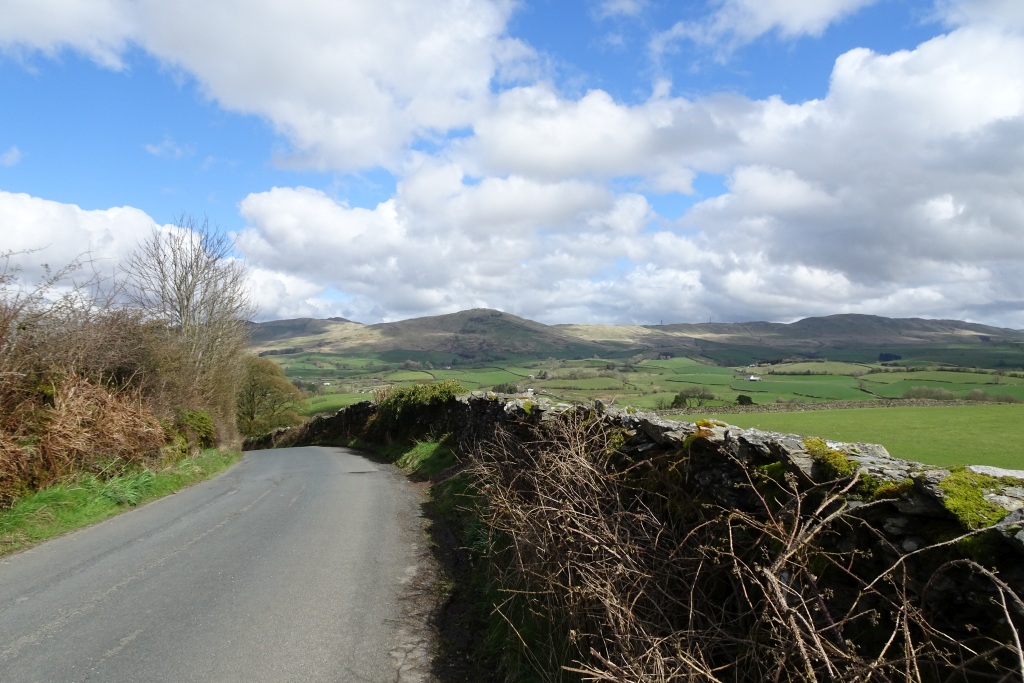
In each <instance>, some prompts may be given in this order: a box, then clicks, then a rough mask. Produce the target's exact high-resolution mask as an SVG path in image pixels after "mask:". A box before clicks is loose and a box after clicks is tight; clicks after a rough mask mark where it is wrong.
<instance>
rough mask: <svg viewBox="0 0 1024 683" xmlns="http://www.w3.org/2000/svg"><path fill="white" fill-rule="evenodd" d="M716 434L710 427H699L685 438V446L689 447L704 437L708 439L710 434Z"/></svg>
mask: <svg viewBox="0 0 1024 683" xmlns="http://www.w3.org/2000/svg"><path fill="white" fill-rule="evenodd" d="M714 434H715V433H714V432H712V431H711V430H710V429H703V428H700V427H698V428H697V431H695V432H694V433H693V434H690V435H689V436H687V437H686V438H685V439H683V448H686V449H689V448H690V447H691V446H693V444H695V443H696V442H698V441H700V440H702V439H707V438H708V437H709V436H714Z"/></svg>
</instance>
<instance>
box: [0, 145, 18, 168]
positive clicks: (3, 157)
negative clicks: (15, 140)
mask: <svg viewBox="0 0 1024 683" xmlns="http://www.w3.org/2000/svg"><path fill="white" fill-rule="evenodd" d="M21 157H22V154H21V150H20V149H18V148H17V147H16V146H11V147H10V148H8V150H7V151H6V152H4V153H3V154H0V166H7V167H11V166H17V165H18V164H19V163H21Z"/></svg>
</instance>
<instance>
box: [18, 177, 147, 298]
mask: <svg viewBox="0 0 1024 683" xmlns="http://www.w3.org/2000/svg"><path fill="white" fill-rule="evenodd" d="M0 225H3V226H4V227H5V229H4V250H5V251H6V250H9V251H12V252H15V253H20V255H19V256H17V257H16V261H17V262H18V263H19V264H20V265H21V266H22V268H23V272H24V273H25V275H26V276H27V277H28V278H29V279H33V278H35V277H38V276H39V275H40V274H41V272H42V271H41V270H40V266H41V265H42V264H43V263H48V264H50V266H52V267H53V268H56V269H59V268H62V267H64V266H66V265H68V264H70V263H72V262H74V261H76V260H80V261H93V262H94V267H95V268H96V269H97V270H98V271H100V272H104V273H110V272H112V271H113V268H114V266H115V264H116V263H117V262H118V261H119V260H120V259H121V258H123V257H124V256H125V255H126V254H127V253H128V252H130V251H131V250H132V249H134V248H135V245H136V244H137V242H138V240H139V239H140V238H143V237H145V236H146V235H147V234H149V231H150V230H152V229H153V228H154V227H156V225H157V224H156V223H155V222H154V221H153V219H152V218H150V217H149V216H148V215H146V214H145V213H144V212H142V211H140V210H138V209H134V208H131V207H115V208H111V209H106V210H102V211H86V210H83V209H81V208H79V207H77V206H75V205H73V204H62V203H60V202H54V201H50V200H46V199H40V198H38V197H32V196H30V195H27V194H16V193H11V192H4V191H3V190H0Z"/></svg>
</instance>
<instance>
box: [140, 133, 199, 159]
mask: <svg viewBox="0 0 1024 683" xmlns="http://www.w3.org/2000/svg"><path fill="white" fill-rule="evenodd" d="M143 149H145V150H146V152H148V153H149V154H152V155H153V156H155V157H162V158H166V159H181V158H182V157H190V156H192V155H193V154H195V147H193V146H192V145H188V144H186V145H181V144H178V143H177V142H175V141H174V140H173V139H171V138H170V137H165V138H164V139H163V140H161V141H160V142H158V143H149V144H146V145H143Z"/></svg>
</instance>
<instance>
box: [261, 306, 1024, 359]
mask: <svg viewBox="0 0 1024 683" xmlns="http://www.w3.org/2000/svg"><path fill="white" fill-rule="evenodd" d="M251 331H252V349H253V350H254V351H256V352H262V353H268V352H269V353H282V352H284V353H289V352H291V353H295V352H298V351H300V350H301V351H315V352H320V353H343V354H346V355H349V354H351V355H359V354H373V355H384V356H391V357H394V358H398V357H400V356H401V355H402V353H406V354H409V355H410V357H412V356H414V355H416V356H422V355H423V354H427V355H430V356H433V357H438V358H442V357H444V356H445V355H448V354H450V355H451V356H452V357H453V358H458V359H463V360H466V361H471V360H489V359H498V358H508V357H514V356H533V357H556V358H574V357H575V358H580V357H588V356H591V355H598V356H600V357H615V356H623V355H628V354H630V353H639V352H645V353H646V352H657V353H664V354H670V355H686V356H693V357H696V356H705V357H707V358H709V359H713V360H728V361H729V362H733V361H734V359H733V358H732V356H736V357H737V359H740V360H742V359H745V358H746V357H750V358H759V357H765V358H767V357H770V356H772V355H780V354H781V355H795V356H814V355H820V356H827V355H829V354H830V353H832V354H833V355H834V354H835V352H837V351H840V350H844V349H850V348H851V347H857V348H860V349H864V351H865V353H874V352H875V349H882V350H884V349H895V350H898V349H902V348H905V347H919V346H944V347H950V346H956V347H960V346H965V347H978V348H979V349H980V348H982V347H989V348H991V347H993V346H998V347H1006V346H1007V345H1009V346H1008V348H1011V349H1015V350H1016V351H1017V352H1024V331H1022V330H1012V329H1006V328H999V327H991V326H988V325H979V324H976V323H967V322H962V321H959V320H926V319H922V318H884V317H880V316H873V315H858V314H841V315H830V316H825V317H817V318H806V319H804V320H799V321H797V322H794V323H770V322H748V323H698V324H670V325H544V324H542V323H538V322H535V321H533V320H527V319H525V318H520V317H518V316H515V315H511V314H509V313H503V312H501V311H495V310H491V309H480V308H478V309H472V310H468V311H461V312H459V313H451V314H448V315H438V316H429V317H423V318H413V319H411V320H402V321H399V322H393V323H379V324H374V325H364V324H362V323H357V322H352V321H351V320H345V319H344V318H328V319H326V320H317V319H312V318H298V319H293V320H273V321H270V322H263V323H253V324H252V330H251ZM723 356H728V358H725V357H723Z"/></svg>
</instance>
